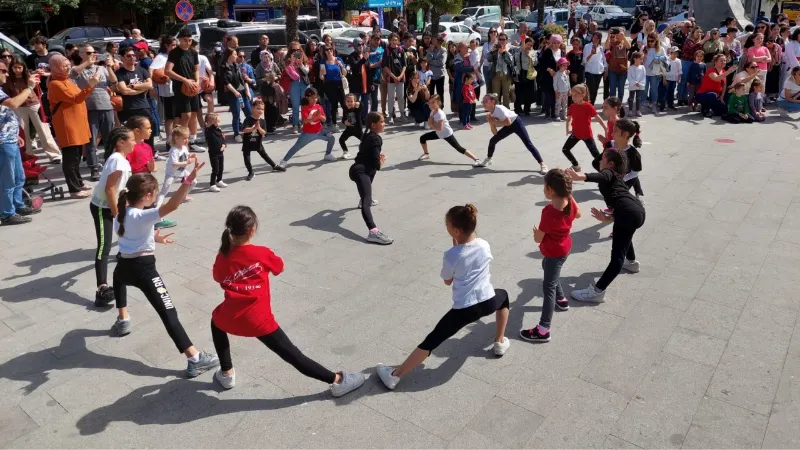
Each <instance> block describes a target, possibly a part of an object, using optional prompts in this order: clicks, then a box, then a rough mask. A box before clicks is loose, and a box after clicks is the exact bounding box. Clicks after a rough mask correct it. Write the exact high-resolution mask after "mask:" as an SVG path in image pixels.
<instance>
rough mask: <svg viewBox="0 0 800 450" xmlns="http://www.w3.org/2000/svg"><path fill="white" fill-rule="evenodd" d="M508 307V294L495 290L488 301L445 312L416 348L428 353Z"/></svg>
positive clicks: (501, 290) (502, 290)
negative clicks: (472, 325) (468, 326)
mask: <svg viewBox="0 0 800 450" xmlns="http://www.w3.org/2000/svg"><path fill="white" fill-rule="evenodd" d="M508 307H509V304H508V292H506V291H505V290H504V289H495V290H494V297H492V298H490V299H488V300H484V301H482V302H480V303H476V304H474V305H472V306H470V307H468V308H463V309H451V310H450V311H447V314H445V315H444V317H442V318H441V319H440V320H439V323H437V324H436V326H435V327H434V328H433V331H431V332H430V334H429V335H428V336H427V337H426V338H425V340H424V341H422V343H421V344H419V345H418V346H417V348H419V349H420V350H426V351H427V352H428V353H430V352H432V351H433V350H435V349H436V347H438V346H440V345H442V342H444V341H446V340H448V339H450V338H451V337H452V336H453V335H454V334H456V333H458V331H459V330H460V329H462V328H464V327H465V326H467V325H469V324H471V323H472V322H475V321H476V320H478V319H480V318H481V317H485V316H488V315H489V314H492V313H494V312H497V311H500V310H501V309H508Z"/></svg>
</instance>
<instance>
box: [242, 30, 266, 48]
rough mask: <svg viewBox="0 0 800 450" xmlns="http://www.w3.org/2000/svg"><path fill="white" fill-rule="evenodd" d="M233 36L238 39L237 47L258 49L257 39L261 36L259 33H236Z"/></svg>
mask: <svg viewBox="0 0 800 450" xmlns="http://www.w3.org/2000/svg"><path fill="white" fill-rule="evenodd" d="M234 36H236V37H237V38H238V39H239V47H258V37H259V36H261V32H260V31H249V32H247V33H238V34H235V35H234ZM270 42H272V40H270Z"/></svg>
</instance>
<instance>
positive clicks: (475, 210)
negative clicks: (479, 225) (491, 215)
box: [464, 203, 478, 215]
mask: <svg viewBox="0 0 800 450" xmlns="http://www.w3.org/2000/svg"><path fill="white" fill-rule="evenodd" d="M464 208H467V210H468V211H469V212H470V213H472V215H475V214H478V208H476V207H475V205H473V204H472V203H467V204H466V205H464Z"/></svg>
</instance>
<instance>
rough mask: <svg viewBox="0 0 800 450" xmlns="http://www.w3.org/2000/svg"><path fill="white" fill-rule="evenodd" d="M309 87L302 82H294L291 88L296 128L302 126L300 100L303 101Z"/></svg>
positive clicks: (293, 117)
mask: <svg viewBox="0 0 800 450" xmlns="http://www.w3.org/2000/svg"><path fill="white" fill-rule="evenodd" d="M307 87H308V86H306V84H305V83H303V82H301V81H292V85H291V87H290V88H289V100H290V101H291V102H292V125H294V126H296V127H299V126H300V100H302V99H303V94H304V93H305V92H306V88H307Z"/></svg>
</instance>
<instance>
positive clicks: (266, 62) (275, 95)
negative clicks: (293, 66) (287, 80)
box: [256, 50, 289, 132]
mask: <svg viewBox="0 0 800 450" xmlns="http://www.w3.org/2000/svg"><path fill="white" fill-rule="evenodd" d="M260 56H261V64H259V65H258V66H257V67H256V80H257V81H256V82H257V88H258V93H259V95H261V98H262V99H263V100H264V105H265V106H266V121H267V131H269V132H272V131H274V130H275V124H276V123H277V122H278V117H279V116H280V115H281V114H286V113H287V112H288V111H289V105H288V102H287V100H286V93H285V92H284V91H283V88H281V86H280V83H279V82H278V81H279V80H280V77H281V69H280V67H278V64H276V63H275V61H273V58H272V53H270V51H269V50H262V51H261V55H260Z"/></svg>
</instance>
